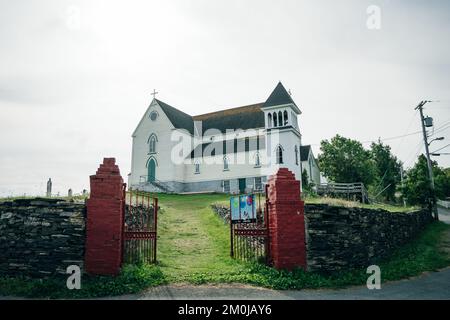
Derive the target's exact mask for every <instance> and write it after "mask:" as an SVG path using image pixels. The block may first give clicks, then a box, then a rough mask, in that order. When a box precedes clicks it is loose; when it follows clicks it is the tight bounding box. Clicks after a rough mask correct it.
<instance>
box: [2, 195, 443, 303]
mask: <svg viewBox="0 0 450 320" xmlns="http://www.w3.org/2000/svg"><path fill="white" fill-rule="evenodd" d="M228 198H229V197H228V196H225V195H219V194H213V195H159V203H160V206H161V208H162V210H161V212H160V214H159V216H158V217H159V218H158V223H159V225H158V264H157V265H154V266H147V265H143V266H126V267H125V268H124V269H123V271H122V273H121V275H120V276H118V277H116V278H112V277H88V276H84V277H83V278H82V290H78V291H77V290H71V291H70V290H68V289H66V287H65V280H66V278H61V279H49V280H27V279H23V278H5V277H3V278H0V295H16V296H23V297H48V298H89V297H101V296H107V295H121V294H128V293H137V292H140V291H142V290H144V289H145V288H147V287H151V286H156V285H160V284H167V283H179V284H180V283H181V284H183V283H191V284H206V283H210V284H217V283H241V284H251V285H255V286H261V287H267V288H273V289H305V288H311V289H312V288H339V287H344V286H349V285H364V284H365V283H366V280H367V277H368V275H367V274H366V270H365V269H364V270H362V269H360V270H351V271H346V272H342V273H339V274H333V275H328V276H326V275H320V274H317V273H306V272H304V271H302V270H294V271H292V272H287V271H278V270H275V269H273V268H270V267H267V266H265V265H261V264H251V263H244V262H241V261H239V260H235V259H232V258H231V257H230V256H229V249H230V242H229V241H230V239H229V227H228V225H226V224H224V222H223V221H222V220H221V219H220V218H219V217H218V216H217V215H215V214H214V213H213V212H212V210H211V208H210V205H211V204H212V203H228ZM449 235H450V226H449V225H445V224H444V223H441V222H434V223H432V224H431V225H429V226H428V227H427V229H426V230H425V231H424V232H423V234H421V235H420V237H419V238H418V239H417V240H415V241H413V242H411V243H410V244H408V245H406V246H404V247H402V248H400V249H398V250H397V251H395V252H394V253H393V255H392V256H391V257H390V258H389V259H387V260H385V261H381V262H380V264H379V265H380V267H381V272H382V281H388V280H398V279H403V278H407V277H412V276H415V275H419V274H420V273H422V272H424V271H432V270H438V269H440V268H443V267H446V266H448V265H450V257H449V254H448V252H447V253H446V252H444V250H443V243H444V242H445V237H447V238H448V237H449ZM448 246H450V245H449V244H448V243H447V247H448ZM447 249H448V248H447Z"/></svg>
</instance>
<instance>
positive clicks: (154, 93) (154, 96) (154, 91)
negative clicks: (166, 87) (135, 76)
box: [151, 89, 159, 99]
mask: <svg viewBox="0 0 450 320" xmlns="http://www.w3.org/2000/svg"><path fill="white" fill-rule="evenodd" d="M158 93H159V92H156V90H155V89H153V92H152V93H151V95H152V96H153V99H155V98H156V95H157V94H158Z"/></svg>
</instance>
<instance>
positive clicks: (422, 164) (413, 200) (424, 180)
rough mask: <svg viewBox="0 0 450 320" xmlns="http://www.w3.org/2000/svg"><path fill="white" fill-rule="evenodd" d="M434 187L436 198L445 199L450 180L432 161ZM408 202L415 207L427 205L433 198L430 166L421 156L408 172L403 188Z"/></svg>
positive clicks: (449, 187)
mask: <svg viewBox="0 0 450 320" xmlns="http://www.w3.org/2000/svg"><path fill="white" fill-rule="evenodd" d="M432 169H433V177H434V185H435V191H436V197H437V198H438V199H442V198H445V197H446V195H448V192H449V189H450V178H449V176H448V175H447V174H446V172H445V171H444V170H443V169H442V168H440V167H439V166H438V165H437V162H436V161H432ZM403 194H404V196H405V197H406V201H407V202H408V203H409V204H413V205H417V204H420V205H425V204H427V203H428V202H429V200H430V199H431V198H432V197H433V194H432V191H431V186H430V180H429V177H428V166H427V159H426V157H425V156H424V155H423V154H421V155H420V156H419V158H418V161H417V162H416V164H415V165H414V167H412V168H411V169H409V170H408V171H407V172H406V181H405V186H404V188H403Z"/></svg>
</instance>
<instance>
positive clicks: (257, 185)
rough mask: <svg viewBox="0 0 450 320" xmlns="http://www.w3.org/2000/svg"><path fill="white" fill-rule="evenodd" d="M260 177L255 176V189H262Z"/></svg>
mask: <svg viewBox="0 0 450 320" xmlns="http://www.w3.org/2000/svg"><path fill="white" fill-rule="evenodd" d="M262 189H263V188H262V179H261V177H256V178H255V191H262Z"/></svg>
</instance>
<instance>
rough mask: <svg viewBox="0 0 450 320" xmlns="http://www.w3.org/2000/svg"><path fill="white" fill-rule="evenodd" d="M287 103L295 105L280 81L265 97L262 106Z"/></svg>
mask: <svg viewBox="0 0 450 320" xmlns="http://www.w3.org/2000/svg"><path fill="white" fill-rule="evenodd" d="M289 103H292V104H294V105H295V106H297V105H296V104H295V102H294V100H292V98H291V95H290V94H289V93H288V92H287V91H286V88H285V87H284V86H283V84H282V83H281V81H280V82H278V84H277V86H276V87H275V89H274V90H273V91H272V93H271V94H270V96H269V98H267V100H266V102H265V103H264V107H272V106H279V105H283V104H289Z"/></svg>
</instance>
